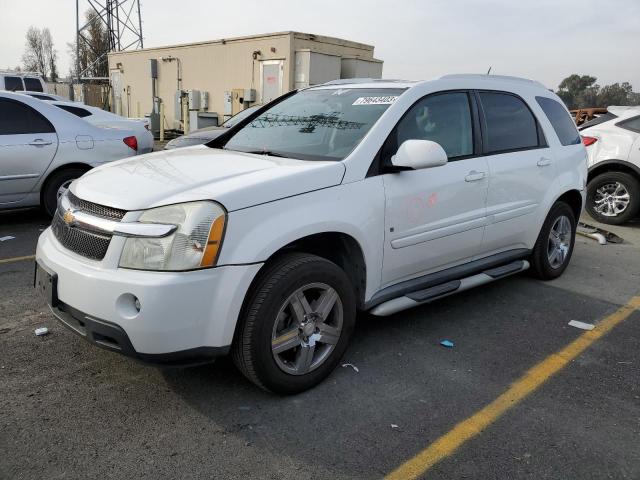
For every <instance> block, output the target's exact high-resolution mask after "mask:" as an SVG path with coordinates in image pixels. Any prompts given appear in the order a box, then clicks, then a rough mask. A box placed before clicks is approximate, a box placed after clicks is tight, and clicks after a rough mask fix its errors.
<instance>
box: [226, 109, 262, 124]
mask: <svg viewBox="0 0 640 480" xmlns="http://www.w3.org/2000/svg"><path fill="white" fill-rule="evenodd" d="M261 106H262V105H254V106H253V107H249V108H245V109H244V110H242V111H241V112H239V113H236V114H235V115H234V116H233V117H231V118H230V119H229V120H227V121H226V122H224V123H223V124H222V126H223V127H227V128H231V127H233V126H234V125H235V124H236V123H238V122H240V121H242V120H244V119H245V118H247V117H248V116H249V115H251V114H252V113H254V112H255V111H256V110H258V109H259V108H260V107H261Z"/></svg>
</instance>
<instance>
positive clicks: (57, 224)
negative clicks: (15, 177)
mask: <svg viewBox="0 0 640 480" xmlns="http://www.w3.org/2000/svg"><path fill="white" fill-rule="evenodd" d="M67 195H68V196H69V198H68V200H69V203H70V204H71V207H72V208H73V209H74V210H80V211H82V212H85V213H88V214H90V215H95V216H97V217H102V218H108V219H110V220H115V221H118V222H119V221H120V220H122V218H123V217H124V216H125V214H126V213H127V212H126V210H119V209H117V208H111V207H105V206H104V205H98V204H96V203H91V202H87V201H86V200H82V199H81V198H78V197H76V196H75V195H73V194H72V193H71V192H68V193H67ZM64 214H65V212H64V211H63V210H62V207H61V206H60V205H58V210H57V211H56V213H55V215H54V216H53V221H52V222H51V230H52V231H53V234H54V235H55V237H56V238H57V239H58V241H59V242H60V243H61V244H62V246H63V247H65V248H67V249H69V250H71V251H72V252H74V253H77V254H78V255H82V256H83V257H86V258H90V259H92V260H102V259H103V258H104V256H105V255H106V254H107V249H108V248H109V244H110V243H111V235H109V234H103V233H97V232H92V231H89V230H84V229H82V228H78V227H75V226H73V227H72V226H69V225H67V223H65V221H64V220H63V216H64Z"/></svg>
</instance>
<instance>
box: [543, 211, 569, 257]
mask: <svg viewBox="0 0 640 480" xmlns="http://www.w3.org/2000/svg"><path fill="white" fill-rule="evenodd" d="M571 230H572V228H571V220H569V218H568V217H566V216H565V215H561V216H560V217H558V218H557V219H556V221H555V222H554V223H553V226H552V227H551V231H550V232H549V241H548V243H547V258H548V259H549V265H551V268H554V269H556V268H560V267H561V266H562V265H563V264H564V262H565V260H566V258H567V255H568V253H569V249H570V248H571V234H572V231H571Z"/></svg>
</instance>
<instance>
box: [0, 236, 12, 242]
mask: <svg viewBox="0 0 640 480" xmlns="http://www.w3.org/2000/svg"><path fill="white" fill-rule="evenodd" d="M14 238H16V237H12V236H11V235H7V236H5V237H0V242H6V241H7V240H13V239H14Z"/></svg>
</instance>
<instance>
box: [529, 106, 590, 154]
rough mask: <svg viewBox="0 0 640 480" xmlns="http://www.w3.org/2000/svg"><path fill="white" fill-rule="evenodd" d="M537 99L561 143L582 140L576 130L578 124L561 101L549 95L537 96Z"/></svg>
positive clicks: (569, 143) (575, 142)
mask: <svg viewBox="0 0 640 480" xmlns="http://www.w3.org/2000/svg"><path fill="white" fill-rule="evenodd" d="M536 101H537V102H538V105H540V108H542V111H543V112H544V114H545V115H546V116H547V118H548V119H549V122H551V126H552V127H553V129H554V130H555V131H556V135H558V139H559V140H560V143H561V144H562V145H564V146H567V145H576V144H578V143H581V142H580V135H578V130H576V124H575V123H574V121H573V120H572V119H571V116H570V115H569V112H567V110H566V108H564V107H563V106H562V105H560V103H558V102H556V101H555V100H553V99H551V98H547V97H536Z"/></svg>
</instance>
